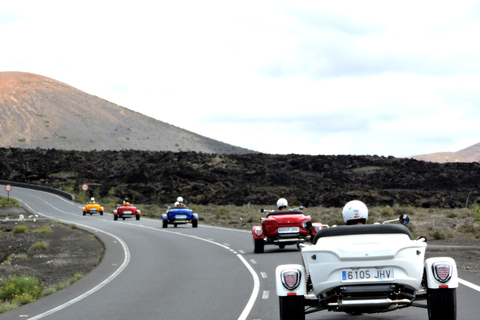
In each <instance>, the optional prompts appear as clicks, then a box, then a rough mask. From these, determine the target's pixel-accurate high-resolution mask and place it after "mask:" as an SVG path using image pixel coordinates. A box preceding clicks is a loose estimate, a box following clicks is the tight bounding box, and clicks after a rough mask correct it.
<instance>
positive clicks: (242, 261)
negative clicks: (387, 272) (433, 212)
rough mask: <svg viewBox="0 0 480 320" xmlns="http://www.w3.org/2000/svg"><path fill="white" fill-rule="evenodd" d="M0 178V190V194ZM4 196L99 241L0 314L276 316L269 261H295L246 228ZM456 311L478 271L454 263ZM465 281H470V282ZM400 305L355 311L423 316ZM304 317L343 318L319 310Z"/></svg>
mask: <svg viewBox="0 0 480 320" xmlns="http://www.w3.org/2000/svg"><path fill="white" fill-rule="evenodd" d="M3 190H4V187H3V186H0V195H4V196H6V192H5V191H3ZM10 197H13V198H16V199H18V200H20V201H21V203H22V204H23V205H24V207H25V208H27V209H28V210H33V211H35V212H37V213H39V214H43V215H46V216H49V217H52V218H54V219H58V220H62V221H64V222H66V223H75V224H77V225H78V226H79V227H82V228H85V229H88V230H89V231H90V232H92V233H94V234H95V235H96V236H97V237H98V238H99V239H100V240H101V241H102V242H103V243H104V244H105V246H106V251H105V257H104V258H103V260H102V262H101V263H100V265H99V266H98V267H97V268H95V269H94V270H93V271H92V272H91V273H89V274H88V275H86V276H85V277H83V278H82V279H81V280H80V281H78V282H76V283H75V284H73V285H72V286H71V287H69V288H67V289H64V290H62V291H60V292H57V293H55V294H53V295H50V296H48V297H45V298H43V299H41V300H39V301H36V302H34V303H31V304H29V305H26V306H23V307H21V308H18V309H15V310H12V311H9V312H6V313H4V314H1V315H0V319H2V320H3V319H49V320H50V319H55V320H56V319H62V320H64V319H69V320H70V319H119V320H122V319H132V318H140V319H174V320H175V319H241V320H243V319H252V320H266V319H278V298H277V296H276V294H275V279H274V278H273V275H274V271H275V267H276V266H277V265H279V264H284V263H300V262H301V261H300V255H299V252H298V251H297V250H296V249H295V248H294V247H287V248H286V249H284V250H280V249H278V248H277V247H269V246H267V247H266V249H265V253H264V254H254V253H253V243H252V238H251V233H250V232H249V231H241V230H233V229H225V228H217V227H212V226H205V225H199V227H198V228H196V229H193V228H191V227H190V226H179V227H178V228H171V227H170V228H168V229H162V228H161V222H160V221H158V220H150V219H141V220H140V221H136V220H125V221H113V218H112V215H110V214H105V215H103V216H82V213H81V206H80V205H79V204H77V203H74V202H72V201H68V200H65V199H64V198H61V197H59V196H57V195H52V194H49V193H45V192H41V191H34V190H29V189H23V188H18V187H15V188H14V189H13V190H12V191H11V192H10ZM459 274H460V276H461V277H462V281H464V282H463V283H462V284H461V285H460V287H459V289H458V290H457V301H458V319H475V318H476V315H478V314H480V305H479V304H478V299H479V297H480V292H479V291H478V290H477V289H479V288H478V286H480V280H479V278H478V277H476V276H474V275H471V274H465V273H464V272H463V271H462V270H459ZM472 285H473V286H472ZM427 318H428V316H427V312H426V310H425V309H419V308H413V307H412V308H407V309H402V310H397V311H394V312H390V313H386V314H373V315H365V316H363V315H362V316H358V317H355V319H358V320H362V319H363V320H366V319H409V320H412V319H427ZM307 319H351V316H349V315H346V314H343V313H331V312H326V311H323V312H320V313H314V314H311V315H307Z"/></svg>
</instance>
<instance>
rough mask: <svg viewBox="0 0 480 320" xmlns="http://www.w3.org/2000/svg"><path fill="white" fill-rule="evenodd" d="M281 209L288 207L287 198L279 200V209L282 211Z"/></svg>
mask: <svg viewBox="0 0 480 320" xmlns="http://www.w3.org/2000/svg"><path fill="white" fill-rule="evenodd" d="M280 207H285V208H286V207H288V202H287V199H285V198H280V199H278V201H277V208H278V209H280Z"/></svg>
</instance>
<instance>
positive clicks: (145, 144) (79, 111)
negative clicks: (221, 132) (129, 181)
mask: <svg viewBox="0 0 480 320" xmlns="http://www.w3.org/2000/svg"><path fill="white" fill-rule="evenodd" d="M0 147H15V148H30V149H34V148H42V149H63V150H82V151H90V150H149V151H197V152H205V153H234V154H245V153H252V152H254V151H252V150H248V149H244V148H240V147H236V146H232V145H229V144H226V143H223V142H220V141H217V140H213V139H210V138H207V137H204V136H200V135H198V134H195V133H193V132H189V131H187V130H184V129H181V128H178V127H175V126H172V125H169V124H167V123H165V122H162V121H159V120H155V119H153V118H150V117H147V116H145V115H142V114H140V113H138V112H135V111H132V110H129V109H127V108H124V107H121V106H118V105H116V104H114V103H111V102H109V101H106V100H103V99H101V98H99V97H96V96H92V95H90V94H87V93H85V92H82V91H80V90H78V89H75V88H73V87H71V86H68V85H66V84H64V83H62V82H60V81H56V80H53V79H50V78H47V77H43V76H40V75H35V74H31V73H23V72H0Z"/></svg>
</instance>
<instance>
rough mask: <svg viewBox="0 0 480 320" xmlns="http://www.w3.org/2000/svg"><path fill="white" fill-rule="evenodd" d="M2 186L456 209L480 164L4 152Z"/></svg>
mask: <svg viewBox="0 0 480 320" xmlns="http://www.w3.org/2000/svg"><path fill="white" fill-rule="evenodd" d="M0 179H1V180H6V181H15V182H24V183H31V184H36V185H42V186H49V187H53V188H59V189H62V188H65V187H67V186H68V187H73V188H74V190H81V189H80V187H81V185H82V183H88V184H89V185H90V190H89V192H92V193H93V192H97V194H100V195H102V196H106V195H107V194H108V193H109V192H113V193H114V195H115V196H116V197H118V198H119V199H122V198H123V197H129V198H131V199H133V202H134V203H144V204H158V205H164V204H171V203H172V202H173V200H174V199H176V197H177V196H183V197H184V198H185V199H186V200H187V202H189V203H194V204H219V205H228V204H233V205H245V204H248V203H251V204H260V205H272V204H274V203H275V202H276V200H277V199H278V198H279V197H286V198H287V199H288V200H289V201H290V202H291V203H295V204H302V205H304V206H306V207H310V206H323V207H342V206H343V205H344V204H345V203H346V202H347V201H349V200H352V199H360V200H362V201H364V202H365V203H366V204H367V205H368V206H386V205H389V206H394V205H397V204H398V205H411V206H415V207H424V208H430V207H440V208H455V207H464V206H468V205H470V204H472V203H473V201H475V199H476V198H477V197H479V196H480V191H479V190H478V181H480V164H478V163H445V164H440V163H430V162H423V161H418V160H414V159H399V158H394V157H380V156H308V155H269V154H246V155H233V154H232V155H227V154H222V155H219V154H207V153H197V152H177V153H175V152H153V151H88V152H87V151H65V150H54V149H51V150H43V149H34V150H33V149H18V148H3V149H0Z"/></svg>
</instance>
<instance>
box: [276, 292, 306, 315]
mask: <svg viewBox="0 0 480 320" xmlns="http://www.w3.org/2000/svg"><path fill="white" fill-rule="evenodd" d="M278 298H279V307H280V320H292V319H295V320H305V305H304V302H303V296H291V297H278Z"/></svg>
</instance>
